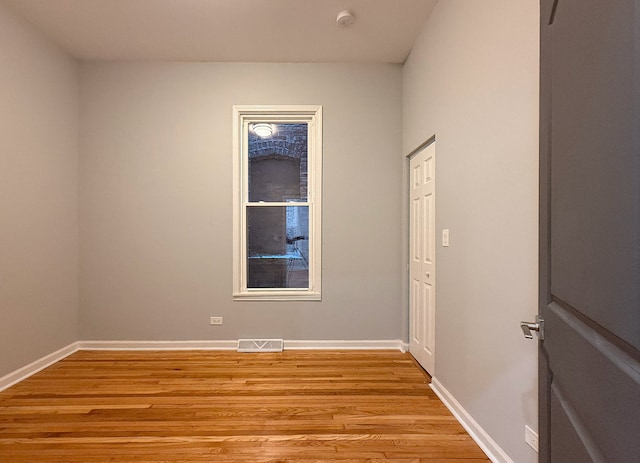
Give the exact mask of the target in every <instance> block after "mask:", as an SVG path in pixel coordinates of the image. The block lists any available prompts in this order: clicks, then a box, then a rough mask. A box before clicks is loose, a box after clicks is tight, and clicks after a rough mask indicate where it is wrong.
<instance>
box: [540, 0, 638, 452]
mask: <svg viewBox="0 0 640 463" xmlns="http://www.w3.org/2000/svg"><path fill="white" fill-rule="evenodd" d="M541 15H542V21H541V69H542V71H541V138H540V141H541V157H540V162H541V164H540V168H541V217H540V222H541V230H540V231H541V255H540V258H541V266H540V268H541V271H540V277H541V278H540V315H541V316H542V318H543V319H544V340H543V341H541V342H540V433H541V435H540V438H541V452H540V461H541V462H553V463H572V462H576V463H587V462H592V461H593V462H607V463H616V462H628V463H634V462H640V0H556V1H555V2H554V1H553V0H542V2H541Z"/></svg>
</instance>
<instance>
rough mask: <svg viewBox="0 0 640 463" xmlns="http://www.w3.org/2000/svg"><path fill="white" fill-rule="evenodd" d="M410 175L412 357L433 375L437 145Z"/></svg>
mask: <svg viewBox="0 0 640 463" xmlns="http://www.w3.org/2000/svg"><path fill="white" fill-rule="evenodd" d="M409 170H410V172H411V181H410V184H411V191H410V201H411V209H410V213H409V230H410V233H411V236H410V240H409V241H410V244H409V246H410V256H411V258H410V262H409V267H410V268H409V270H410V280H411V281H410V291H409V307H410V313H409V316H410V320H409V325H410V333H411V336H410V340H409V341H410V342H409V347H410V351H411V354H413V356H414V357H415V358H416V360H418V362H419V363H420V364H421V365H422V367H423V368H424V369H425V370H427V371H428V372H429V373H430V374H431V375H433V374H434V367H435V286H434V285H435V237H434V235H435V143H432V144H430V145H429V146H427V147H426V148H423V149H422V150H421V151H419V152H418V153H417V154H416V155H415V156H414V157H412V158H411V160H410V163H409Z"/></svg>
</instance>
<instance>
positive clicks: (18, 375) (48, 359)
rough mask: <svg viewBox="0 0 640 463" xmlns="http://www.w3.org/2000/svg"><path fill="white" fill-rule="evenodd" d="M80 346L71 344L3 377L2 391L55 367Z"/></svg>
mask: <svg viewBox="0 0 640 463" xmlns="http://www.w3.org/2000/svg"><path fill="white" fill-rule="evenodd" d="M78 344H79V343H77V342H74V343H71V344H69V345H68V346H66V347H63V348H62V349H60V350H57V351H55V352H53V353H51V354H49V355H45V356H44V357H42V358H40V359H38V360H36V361H35V362H31V363H30V364H29V365H25V366H24V367H22V368H18V369H17V370H15V371H13V372H11V373H9V374H8V375H5V376H3V377H2V378H0V391H4V390H5V389H8V388H10V387H11V386H13V385H14V384H18V383H19V382H20V381H22V380H25V379H27V378H28V377H29V376H31V375H34V374H36V373H37V372H39V371H42V370H44V369H45V368H47V367H49V366H51V365H53V364H54V363H56V362H59V361H60V360H62V359H63V358H65V357H68V356H69V355H71V354H73V353H74V352H76V351H77V350H78V349H79V346H78Z"/></svg>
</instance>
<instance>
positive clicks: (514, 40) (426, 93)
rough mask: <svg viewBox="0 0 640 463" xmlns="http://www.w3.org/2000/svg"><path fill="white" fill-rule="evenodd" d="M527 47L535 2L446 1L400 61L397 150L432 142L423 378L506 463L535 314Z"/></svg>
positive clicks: (520, 448)
mask: <svg viewBox="0 0 640 463" xmlns="http://www.w3.org/2000/svg"><path fill="white" fill-rule="evenodd" d="M538 49H539V45H538V2H537V0H526V1H525V0H522V1H518V2H513V1H506V0H484V1H482V2H478V1H476V0H447V1H442V2H439V3H438V5H437V6H436V8H435V9H434V11H433V13H432V14H431V17H430V19H429V21H428V23H427V25H426V26H425V28H424V29H423V31H422V34H421V36H420V37H419V39H418V40H417V41H416V43H415V45H414V48H413V50H412V52H411V55H410V57H409V59H408V61H407V63H406V65H405V68H404V70H403V82H404V86H403V92H404V94H403V154H404V155H406V154H408V153H410V152H411V150H413V149H414V148H415V147H416V146H418V145H419V144H420V143H422V142H423V141H425V140H427V139H428V138H429V137H431V136H432V135H434V134H435V136H436V139H437V141H436V156H437V162H436V165H437V173H436V175H437V177H436V178H437V180H436V182H437V200H436V201H437V208H436V210H437V216H436V226H437V230H438V239H437V243H438V247H437V255H436V258H437V274H436V281H437V290H436V291H437V292H436V298H437V300H436V307H437V309H436V310H437V314H436V366H435V377H436V378H437V379H438V380H439V381H440V382H441V383H442V384H443V385H444V387H445V388H446V389H447V390H448V391H449V392H450V393H452V395H453V396H454V397H455V398H456V399H457V400H458V401H459V402H460V403H461V404H462V406H463V407H464V408H465V409H466V410H467V411H468V412H469V413H470V414H471V415H472V416H473V418H474V419H475V420H476V421H477V422H478V423H479V424H480V425H481V426H482V427H483V428H484V429H485V430H486V431H487V432H489V434H490V435H491V436H492V437H493V438H494V439H495V440H496V441H497V443H498V444H499V445H500V446H501V447H502V448H503V449H504V450H505V451H506V452H507V453H508V454H509V455H510V456H511V458H512V459H513V460H514V461H516V462H518V463H527V462H534V461H537V458H536V454H535V452H534V451H533V450H531V449H530V448H529V447H527V446H526V444H525V442H524V426H525V424H528V425H530V426H531V427H533V428H534V429H536V428H537V415H536V408H537V391H536V348H537V345H536V343H535V342H532V341H529V342H525V340H524V338H523V337H522V334H521V332H520V329H519V326H518V325H519V322H520V320H526V319H533V318H534V315H535V313H536V312H537V249H538V247H537V246H538V243H537V194H538V188H537V182H538V164H537V163H538ZM405 190H407V187H405ZM443 228H449V229H450V230H451V246H450V247H449V248H443V247H441V246H440V237H439V236H440V235H439V234H440V231H441V230H442V229H443Z"/></svg>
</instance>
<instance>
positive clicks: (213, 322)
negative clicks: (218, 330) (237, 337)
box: [209, 317, 222, 325]
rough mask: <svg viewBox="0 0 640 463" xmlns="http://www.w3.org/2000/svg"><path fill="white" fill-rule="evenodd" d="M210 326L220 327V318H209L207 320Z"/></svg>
mask: <svg viewBox="0 0 640 463" xmlns="http://www.w3.org/2000/svg"><path fill="white" fill-rule="evenodd" d="M209 324H210V325H222V317H211V318H210V319H209Z"/></svg>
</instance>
